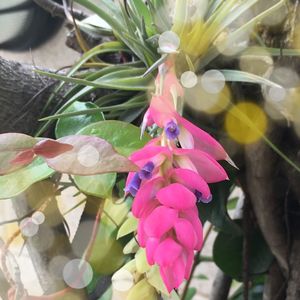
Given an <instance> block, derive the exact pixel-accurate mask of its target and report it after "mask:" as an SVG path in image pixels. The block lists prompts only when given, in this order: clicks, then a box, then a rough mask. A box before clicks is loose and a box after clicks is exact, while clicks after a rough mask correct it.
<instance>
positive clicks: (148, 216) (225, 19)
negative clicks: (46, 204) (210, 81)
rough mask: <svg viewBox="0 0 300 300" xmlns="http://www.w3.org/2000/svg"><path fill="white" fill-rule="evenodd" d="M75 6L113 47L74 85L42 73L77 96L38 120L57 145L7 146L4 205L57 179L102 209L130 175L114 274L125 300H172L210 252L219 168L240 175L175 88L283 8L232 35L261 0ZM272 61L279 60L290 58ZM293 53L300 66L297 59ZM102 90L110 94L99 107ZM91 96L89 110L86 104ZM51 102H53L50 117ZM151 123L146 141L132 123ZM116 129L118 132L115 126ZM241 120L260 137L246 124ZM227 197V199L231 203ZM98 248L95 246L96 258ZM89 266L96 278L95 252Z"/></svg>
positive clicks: (93, 56) (245, 78) (15, 138)
mask: <svg viewBox="0 0 300 300" xmlns="http://www.w3.org/2000/svg"><path fill="white" fill-rule="evenodd" d="M76 2H78V3H79V4H81V5H83V6H84V7H86V8H87V9H89V10H91V11H92V12H93V13H94V14H95V15H94V16H92V17H90V18H88V19H86V20H84V21H81V22H79V21H78V22H77V26H78V27H79V28H80V29H81V30H84V31H86V32H88V33H89V34H92V35H93V36H97V35H98V36H99V35H101V36H102V35H103V34H106V35H108V36H109V37H111V41H109V42H104V43H102V44H100V45H98V46H96V47H94V48H93V49H90V50H88V51H86V52H85V53H84V54H83V56H82V58H81V59H80V60H79V62H78V63H76V64H75V65H74V66H73V67H72V68H71V69H70V70H69V72H68V74H67V75H60V74H54V73H45V72H41V71H38V72H39V73H41V74H44V75H48V76H51V77H53V78H56V79H58V80H61V81H62V82H61V83H60V84H59V85H58V87H57V88H56V90H55V92H56V93H57V92H59V91H60V90H61V89H62V87H63V86H64V84H65V83H66V82H67V83H71V84H72V88H71V89H70V90H69V91H68V93H67V94H66V95H65V99H67V101H66V102H65V103H64V104H63V105H62V103H56V106H57V108H58V109H57V110H56V112H55V114H54V115H52V116H49V117H44V118H43V119H41V121H43V122H44V123H43V125H42V126H41V128H40V129H39V131H38V132H37V136H40V135H42V134H43V133H44V132H45V130H47V129H48V128H49V126H50V125H51V124H52V123H53V122H54V121H55V120H57V123H56V127H55V134H56V138H57V140H53V139H44V138H38V137H36V138H33V137H29V136H26V135H23V134H16V133H12V134H3V135H0V155H1V156H0V158H1V160H0V172H1V174H2V175H3V176H1V177H0V198H9V197H13V196H16V195H18V194H19V193H21V192H23V191H24V190H26V189H27V188H28V187H29V186H31V185H32V184H33V183H35V182H38V181H41V180H43V179H45V178H49V177H51V176H52V175H53V174H54V173H55V172H58V173H64V174H69V176H70V177H71V178H72V184H74V185H76V187H77V188H78V189H79V190H80V191H81V192H83V193H85V194H87V195H93V196H97V197H99V198H106V199H107V200H106V205H108V206H109V205H110V204H109V203H110V202H111V199H112V197H113V196H112V195H113V189H114V186H115V185H116V184H117V185H119V186H120V185H121V184H122V180H119V181H117V176H116V174H115V173H122V172H123V173H124V172H126V173H127V172H130V173H129V175H128V177H127V181H126V185H125V186H123V188H125V192H124V195H123V196H122V198H124V199H125V202H126V203H127V204H128V203H130V199H132V198H133V202H132V205H130V209H131V212H132V215H131V214H130V213H129V211H128V205H127V206H126V205H125V206H126V207H127V210H126V209H125V210H124V211H123V212H122V213H120V214H121V215H122V218H120V219H118V220H117V222H115V223H116V225H117V226H118V227H119V226H120V228H118V230H117V231H118V233H117V231H116V230H114V231H113V234H112V235H113V237H114V238H115V239H116V238H118V239H120V240H121V241H122V243H125V244H126V243H127V242H128V243H127V244H126V246H125V248H124V254H126V256H125V257H126V258H124V259H122V260H120V263H119V264H118V265H117V266H115V267H114V268H113V270H110V271H111V272H108V273H109V274H111V273H113V272H114V271H116V270H117V269H119V268H120V267H121V266H122V265H123V266H122V268H121V270H122V269H123V270H128V271H129V272H130V273H131V274H132V276H133V278H134V284H133V287H130V290H129V294H128V295H127V299H130V300H135V299H146V298H145V295H147V299H157V295H158V293H162V294H166V295H168V294H169V293H173V296H174V297H175V296H176V295H177V292H176V290H177V289H178V288H179V286H180V285H181V283H182V282H183V281H184V279H189V277H190V276H191V270H192V265H193V261H194V253H195V251H200V250H201V248H202V244H203V232H202V222H201V220H200V218H201V209H202V208H203V206H202V205H201V203H209V202H210V201H212V198H214V197H213V195H212V193H211V191H210V187H209V185H208V184H211V183H216V182H220V181H225V180H228V179H229V178H228V176H227V174H226V171H225V170H224V169H223V167H222V166H221V165H220V164H219V163H218V162H217V161H219V160H226V161H227V162H229V163H230V164H232V165H234V164H233V162H232V161H231V160H230V158H229V156H228V154H227V153H226V152H225V150H224V149H223V147H222V146H221V145H220V144H219V143H218V142H217V141H216V140H215V139H214V138H213V137H212V136H211V135H210V134H208V133H207V132H205V131H203V130H201V129H200V128H198V127H197V126H195V125H194V124H192V123H191V122H189V121H188V120H187V119H186V118H184V117H183V116H182V111H183V106H184V100H185V96H186V95H185V89H184V88H183V86H182V85H181V83H180V82H179V80H178V78H180V75H181V74H182V73H183V72H184V71H186V70H187V69H190V70H192V71H195V72H197V73H201V72H203V70H204V68H205V69H208V68H209V64H210V63H211V62H212V61H215V62H216V61H217V60H216V59H217V57H218V56H219V55H220V53H221V52H222V51H220V49H221V48H222V47H223V48H224V47H225V46H222V45H223V43H224V45H225V44H228V45H229V44H230V46H232V45H233V46H236V47H237V48H238V46H239V45H238V41H239V39H240V37H241V36H242V35H243V34H245V33H248V32H249V30H250V29H253V27H254V26H255V25H256V24H257V23H258V22H259V21H260V20H262V19H263V18H265V17H266V16H268V15H270V14H272V13H274V12H276V10H277V9H279V8H281V7H283V6H284V5H285V1H284V0H280V1H278V2H277V3H276V4H274V5H271V6H270V7H269V8H268V9H265V10H264V11H262V12H260V13H259V14H257V15H256V16H254V17H253V18H250V19H249V20H248V21H247V22H245V24H243V25H242V26H240V27H238V28H236V29H235V26H234V24H235V22H236V21H237V20H238V19H239V18H240V17H241V16H242V15H243V14H244V13H245V12H247V11H248V10H249V9H251V7H252V6H254V5H255V4H257V2H259V0H246V1H243V2H241V1H238V0H228V1H219V0H210V1H202V2H201V1H200V2H201V3H202V4H203V3H205V6H203V5H202V4H201V5H200V4H198V3H197V2H195V3H191V2H192V1H185V0H177V1H176V3H175V5H174V7H175V8H174V9H173V12H172V13H171V14H170V13H169V12H170V11H172V6H173V5H172V4H173V3H172V1H170V3H168V1H162V0H151V1H150V0H148V1H142V0H128V1H124V2H122V1H110V0H101V1H98V2H97V3H96V1H93V2H92V1H89V0H77V1H76ZM168 5H170V7H169V6H168ZM103 24H104V25H103ZM165 31H172V32H173V34H175V35H176V36H177V37H178V38H179V41H180V46H179V48H178V49H177V48H176V47H175V48H174V47H173V45H172V43H171V45H170V47H165V48H162V47H161V48H160V49H159V44H158V40H159V36H160V34H162V33H163V32H165ZM225 41H226V43H225ZM220 45H221V46H220ZM225 48H226V47H225ZM158 49H159V51H158ZM242 49H243V48H241V50H240V51H243V50H242ZM267 50H268V51H269V52H270V53H271V54H274V55H279V54H280V53H282V51H279V50H278V49H267ZM105 53H114V54H116V57H117V58H118V59H119V61H118V63H117V64H112V63H109V62H106V61H104V60H103V59H102V56H103V54H105ZM258 53H259V52H258ZM285 53H287V54H289V55H297V54H298V52H297V51H296V50H293V51H292V50H291V51H286V52H285ZM88 63H91V66H92V68H90V65H89V64H88ZM79 70H81V72H77V71H79ZM219 71H220V72H221V73H222V74H223V76H224V78H225V79H226V80H227V81H238V82H250V83H257V84H261V85H268V86H272V87H278V85H277V84H275V83H273V82H271V81H270V80H268V79H267V78H263V77H259V76H257V75H254V74H250V73H246V72H242V71H239V70H219ZM155 74H156V75H155ZM99 90H107V91H108V93H106V94H105V95H103V94H101V95H99V93H98V92H99ZM91 94H93V96H94V100H93V102H80V100H83V99H84V97H87V96H89V95H91ZM95 95H96V96H95ZM149 95H150V97H149ZM148 98H150V103H149V107H148V108H147V110H146V112H145V109H146V107H147V106H148ZM54 99H55V97H54V95H53V96H51V97H50V99H49V101H48V104H47V105H46V107H45V111H46V109H48V107H49V105H50V104H51V103H52V104H53V101H54ZM208 101H209V99H208ZM143 112H145V113H144V116H143V121H142V122H141V134H140V133H139V129H138V128H137V127H135V126H134V125H131V124H128V123H131V122H133V121H135V120H139V119H138V118H139V116H140V115H141V114H142V113H143ZM116 118H118V119H119V121H114V120H113V119H116ZM240 118H241V119H242V120H244V121H245V122H246V123H247V125H248V126H249V127H250V128H254V127H255V125H253V123H252V122H251V120H249V119H247V118H246V117H245V116H241V117H240ZM264 139H265V140H266V142H268V140H267V138H264ZM278 152H279V151H278ZM279 154H280V152H279ZM229 191H230V189H226V192H224V195H222V196H221V197H223V198H225V199H227V197H228V195H229ZM128 199H129V201H128ZM217 200H218V199H215V200H213V202H214V201H215V202H216V201H217ZM216 203H217V204H215V205H222V204H218V202H216ZM199 207H201V209H200V218H199V215H198V209H199ZM115 209H116V208H115ZM203 210H205V208H203ZM220 210H222V209H220ZM218 211H219V210H218ZM124 212H125V215H124ZM127 213H129V214H127ZM112 214H113V212H112ZM120 214H119V212H118V215H120ZM206 217H207V214H206ZM222 218H224V219H222V221H221V222H220V220H216V219H215V218H207V219H209V220H210V221H211V222H212V223H213V224H214V225H216V226H217V227H219V224H220V223H222V225H224V226H227V227H226V228H228V227H230V228H234V229H235V230H236V231H238V232H239V233H240V229H239V227H238V226H237V225H236V224H235V223H233V222H231V220H230V219H229V218H228V216H227V215H226V213H224V214H223V215H222ZM202 219H203V220H204V219H205V217H203V216H202ZM128 237H130V238H129V239H128ZM100 246H101V245H100V244H97V239H96V241H95V246H94V249H99V247H100ZM88 258H90V262H91V264H92V266H93V267H94V268H95V269H96V270H98V268H97V263H98V264H99V261H97V253H96V250H94V252H93V251H92V253H91V254H90V256H89V257H88ZM126 261H127V263H125V262H126ZM97 272H98V271H97ZM98 273H101V270H99V272H98ZM113 278H114V277H113ZM184 295H185V294H184Z"/></svg>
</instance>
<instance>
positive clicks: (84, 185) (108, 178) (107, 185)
mask: <svg viewBox="0 0 300 300" xmlns="http://www.w3.org/2000/svg"><path fill="white" fill-rule="evenodd" d="M116 178H117V174H116V173H109V174H100V175H91V176H74V182H75V183H76V186H77V187H78V188H79V190H80V191H82V192H83V193H85V194H87V195H91V196H96V197H99V198H104V199H106V198H109V197H111V194H112V189H113V187H114V185H115V183H116Z"/></svg>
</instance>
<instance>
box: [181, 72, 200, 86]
mask: <svg viewBox="0 0 300 300" xmlns="http://www.w3.org/2000/svg"><path fill="white" fill-rule="evenodd" d="M180 82H181V84H182V85H183V86H184V87H185V88H187V89H189V88H192V87H194V86H195V85H196V84H197V82H198V77H197V75H196V74H195V73H194V72H192V71H186V72H184V73H182V75H181V77H180Z"/></svg>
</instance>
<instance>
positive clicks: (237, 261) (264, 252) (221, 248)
mask: <svg viewBox="0 0 300 300" xmlns="http://www.w3.org/2000/svg"><path fill="white" fill-rule="evenodd" d="M243 239H244V237H243V235H236V234H230V233H225V232H219V234H218V236H217V238H216V240H215V243H214V246H213V257H214V262H215V263H216V265H217V266H218V267H219V268H220V269H221V270H222V271H223V272H224V273H226V274H227V275H229V276H231V277H233V278H234V279H236V280H242V277H243V276H242V274H243V257H242V256H243ZM249 247H250V249H249V251H250V252H249V253H251V255H250V256H249V274H250V276H253V275H257V274H262V273H265V272H266V271H267V270H268V269H269V267H270V264H271V262H272V260H273V255H272V253H271V252H270V249H269V247H268V246H267V244H266V242H265V240H264V238H263V236H262V234H261V233H260V232H259V231H258V230H257V229H253V232H252V233H251V235H250V236H249Z"/></svg>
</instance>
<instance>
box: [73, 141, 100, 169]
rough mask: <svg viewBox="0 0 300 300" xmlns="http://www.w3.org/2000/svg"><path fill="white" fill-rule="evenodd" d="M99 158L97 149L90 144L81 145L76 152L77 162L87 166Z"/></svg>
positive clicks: (91, 165) (95, 162)
mask: <svg viewBox="0 0 300 300" xmlns="http://www.w3.org/2000/svg"><path fill="white" fill-rule="evenodd" d="M99 159H100V154H99V151H98V150H97V149H96V148H95V147H94V146H92V145H85V146H82V147H81V148H80V150H79V151H78V154H77V160H78V161H79V163H80V164H81V165H82V166H84V167H87V168H91V167H94V166H95V165H96V164H97V163H98V162H99Z"/></svg>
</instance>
